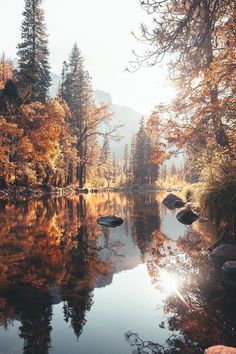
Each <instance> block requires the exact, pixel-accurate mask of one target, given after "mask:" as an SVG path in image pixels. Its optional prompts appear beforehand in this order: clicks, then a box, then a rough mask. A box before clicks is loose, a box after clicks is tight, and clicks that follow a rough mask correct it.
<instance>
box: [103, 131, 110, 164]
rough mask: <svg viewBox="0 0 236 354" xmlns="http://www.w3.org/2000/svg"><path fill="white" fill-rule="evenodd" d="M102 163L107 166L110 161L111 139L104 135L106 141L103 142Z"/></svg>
mask: <svg viewBox="0 0 236 354" xmlns="http://www.w3.org/2000/svg"><path fill="white" fill-rule="evenodd" d="M101 154H102V155H101V162H102V163H104V164H106V163H107V162H108V160H109V159H110V154H111V150H110V142H109V137H108V135H107V134H106V135H104V140H103V146H102V151H101Z"/></svg>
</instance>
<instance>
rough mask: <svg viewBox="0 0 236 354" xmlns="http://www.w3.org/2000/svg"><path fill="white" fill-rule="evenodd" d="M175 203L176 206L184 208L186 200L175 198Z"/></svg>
mask: <svg viewBox="0 0 236 354" xmlns="http://www.w3.org/2000/svg"><path fill="white" fill-rule="evenodd" d="M173 204H174V207H175V208H183V207H184V206H185V202H183V201H182V200H175V201H174V203H173Z"/></svg>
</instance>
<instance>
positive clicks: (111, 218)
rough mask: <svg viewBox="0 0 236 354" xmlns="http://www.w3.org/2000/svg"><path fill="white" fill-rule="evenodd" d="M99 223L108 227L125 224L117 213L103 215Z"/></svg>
mask: <svg viewBox="0 0 236 354" xmlns="http://www.w3.org/2000/svg"><path fill="white" fill-rule="evenodd" d="M97 223H98V224H99V225H102V226H106V227H116V226H120V225H121V224H123V219H122V218H120V217H117V216H115V215H108V216H101V217H100V218H98V219H97Z"/></svg>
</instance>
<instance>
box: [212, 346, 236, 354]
mask: <svg viewBox="0 0 236 354" xmlns="http://www.w3.org/2000/svg"><path fill="white" fill-rule="evenodd" d="M206 354H236V348H233V347H226V346H224V345H214V346H213V347H210V348H208V349H207V350H206Z"/></svg>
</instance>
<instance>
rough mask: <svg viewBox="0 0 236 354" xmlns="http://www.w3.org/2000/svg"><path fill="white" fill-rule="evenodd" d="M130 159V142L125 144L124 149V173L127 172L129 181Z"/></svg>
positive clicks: (126, 178) (126, 179)
mask: <svg viewBox="0 0 236 354" xmlns="http://www.w3.org/2000/svg"><path fill="white" fill-rule="evenodd" d="M128 159H129V154H128V144H125V149H124V171H123V172H124V174H125V182H126V183H127V181H128V172H129V171H128Z"/></svg>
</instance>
